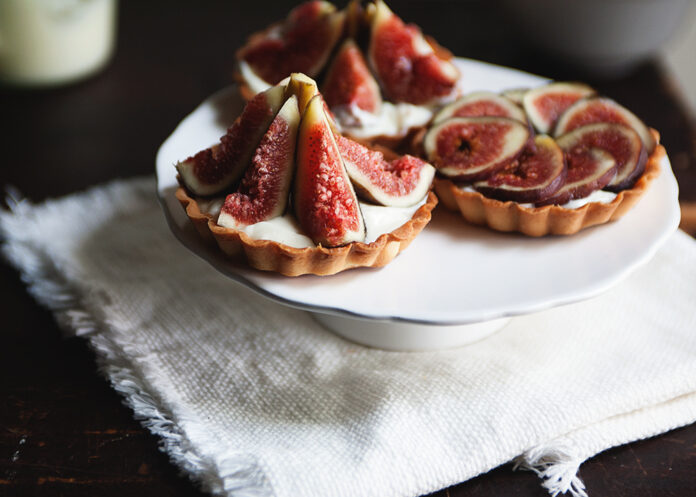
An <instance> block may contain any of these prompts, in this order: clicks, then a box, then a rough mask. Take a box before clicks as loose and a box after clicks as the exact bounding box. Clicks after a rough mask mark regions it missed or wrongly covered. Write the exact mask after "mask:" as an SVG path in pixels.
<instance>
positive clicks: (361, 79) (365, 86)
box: [323, 39, 382, 113]
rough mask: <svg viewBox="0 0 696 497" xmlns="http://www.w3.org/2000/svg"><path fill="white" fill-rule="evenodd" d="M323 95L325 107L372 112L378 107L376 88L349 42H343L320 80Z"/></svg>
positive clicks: (359, 53)
mask: <svg viewBox="0 0 696 497" xmlns="http://www.w3.org/2000/svg"><path fill="white" fill-rule="evenodd" d="M323 95H324V99H325V100H326V103H327V104H328V106H329V108H332V109H335V108H339V107H343V108H351V107H353V106H355V107H357V108H359V109H362V110H364V111H366V112H371V113H375V112H377V111H378V110H379V107H380V106H381V105H382V95H381V94H380V91H379V85H378V84H377V81H375V78H374V77H372V74H371V73H370V70H369V69H368V67H367V62H366V61H365V58H364V57H363V55H362V53H361V52H360V49H359V48H358V46H357V45H356V44H355V42H354V41H353V40H352V39H348V40H346V41H345V42H344V43H343V45H341V48H340V50H339V51H338V53H337V54H336V56H335V57H334V59H333V61H332V62H331V65H330V66H329V71H328V72H327V74H326V77H325V78H324V85H323Z"/></svg>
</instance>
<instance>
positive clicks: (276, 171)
mask: <svg viewBox="0 0 696 497" xmlns="http://www.w3.org/2000/svg"><path fill="white" fill-rule="evenodd" d="M176 167H177V170H178V171H179V176H178V179H179V182H180V184H181V187H180V188H179V189H178V190H177V192H176V197H177V199H178V200H179V202H180V203H181V204H182V206H183V207H184V209H185V211H186V214H187V215H188V217H189V219H190V220H191V221H192V223H193V225H194V226H195V227H196V230H197V231H198V232H199V233H200V235H201V236H202V237H203V238H204V239H206V240H209V241H215V242H216V243H217V245H218V246H219V247H220V249H221V250H222V251H223V252H224V253H225V254H227V255H229V256H231V257H234V258H236V259H239V260H241V261H243V262H245V263H246V264H248V265H249V266H251V267H254V268H256V269H260V270H265V271H274V272H278V273H281V274H283V275H286V276H298V275H302V274H316V275H328V274H334V273H338V272H340V271H343V270H346V269H350V268H354V267H381V266H384V265H386V264H387V263H389V262H390V261H391V260H392V259H393V258H394V257H395V256H396V255H397V254H398V253H399V252H401V251H402V250H403V249H405V248H406V247H407V246H408V245H409V244H410V243H411V241H412V240H413V239H414V238H415V237H416V236H417V235H418V233H420V231H421V230H422V229H423V228H424V227H425V225H426V224H427V223H428V222H429V221H430V216H431V211H432V209H433V208H434V207H435V205H436V204H437V197H436V196H435V195H434V194H433V193H432V192H430V187H431V183H432V179H433V177H434V174H435V169H434V168H433V167H432V166H431V165H430V164H428V163H426V162H425V161H423V160H421V159H418V158H416V157H412V156H408V155H407V156H403V157H396V155H395V154H393V153H391V152H388V151H385V153H383V152H382V151H380V150H375V149H369V148H367V147H365V146H363V145H361V144H360V143H357V142H354V141H353V140H350V139H348V138H345V137H343V136H341V135H340V134H339V133H338V132H337V130H336V128H335V125H334V123H333V121H332V118H331V117H330V115H329V114H328V113H327V111H326V104H325V102H324V99H323V97H322V95H321V94H320V93H319V92H318V89H317V87H316V83H314V81H313V80H312V79H311V78H308V77H307V76H305V75H302V74H293V75H292V76H291V77H290V79H289V80H288V81H287V82H286V83H282V84H279V85H276V86H274V87H271V88H270V89H268V90H266V91H265V92H262V93H260V94H258V95H256V96H254V97H253V98H252V100H250V101H249V102H248V103H247V105H246V107H245V109H244V111H243V112H242V114H241V115H240V116H239V117H238V118H237V120H236V121H235V122H234V123H233V125H232V126H230V128H229V129H228V131H227V133H226V134H225V136H223V137H222V138H221V140H220V143H218V144H216V145H214V146H212V147H210V148H208V149H205V150H202V151H200V152H198V153H196V154H194V155H193V156H191V157H189V158H188V159H185V160H183V161H181V162H179V163H178V164H177V165H176ZM230 178H233V179H232V180H230ZM201 192H203V193H201ZM359 198H360V199H362V200H360V201H359V200H358V199H359ZM375 204H376V205H375Z"/></svg>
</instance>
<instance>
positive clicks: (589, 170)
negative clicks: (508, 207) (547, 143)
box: [536, 147, 616, 207]
mask: <svg viewBox="0 0 696 497" xmlns="http://www.w3.org/2000/svg"><path fill="white" fill-rule="evenodd" d="M566 163H567V164H568V175H567V176H566V181H565V184H564V185H563V186H562V187H561V188H560V189H559V190H558V191H557V192H556V193H555V194H554V195H553V196H551V197H549V198H547V199H544V200H542V201H541V202H537V204H536V205H537V206H538V207H541V206H544V205H563V204H565V203H567V202H570V201H571V200H575V199H579V198H585V197H587V196H588V195H590V194H591V193H592V192H594V191H596V190H601V189H602V188H604V187H605V186H606V185H607V184H608V183H609V181H611V179H612V178H613V177H614V176H616V161H615V160H614V158H613V157H612V156H611V154H610V153H608V152H606V151H605V150H602V149H600V148H594V147H590V148H587V147H578V148H573V149H571V150H570V151H568V152H566Z"/></svg>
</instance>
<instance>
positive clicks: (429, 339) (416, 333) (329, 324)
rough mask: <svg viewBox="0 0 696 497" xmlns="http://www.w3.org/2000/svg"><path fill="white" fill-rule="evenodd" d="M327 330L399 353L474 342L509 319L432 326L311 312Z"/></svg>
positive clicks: (459, 345)
mask: <svg viewBox="0 0 696 497" xmlns="http://www.w3.org/2000/svg"><path fill="white" fill-rule="evenodd" d="M310 314H311V315H312V316H313V317H314V319H316V320H317V321H318V322H319V323H321V324H323V325H324V326H325V327H326V328H328V329H329V330H330V331H332V332H334V333H336V334H337V335H340V336H342V337H343V338H346V339H348V340H350V341H352V342H356V343H359V344H360V345H367V346H368V347H375V348H378V349H386V350H395V351H401V352H416V351H426V350H441V349H450V348H454V347H461V346H464V345H469V344H471V343H474V342H477V341H479V340H481V339H483V338H486V337H487V336H489V335H492V334H493V333H495V332H496V331H498V330H500V329H501V328H502V327H503V326H505V325H506V324H507V323H508V321H509V320H510V318H500V319H493V320H491V321H483V322H480V323H472V324H461V325H435V324H417V323H401V322H394V321H380V320H376V319H360V318H351V317H344V316H337V315H335V314H326V313H321V312H310Z"/></svg>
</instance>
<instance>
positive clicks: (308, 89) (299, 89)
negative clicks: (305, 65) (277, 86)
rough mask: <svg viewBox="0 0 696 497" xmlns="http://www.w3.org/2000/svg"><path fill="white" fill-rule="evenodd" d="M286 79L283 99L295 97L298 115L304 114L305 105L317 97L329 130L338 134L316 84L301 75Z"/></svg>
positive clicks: (338, 130) (337, 129) (335, 124)
mask: <svg viewBox="0 0 696 497" xmlns="http://www.w3.org/2000/svg"><path fill="white" fill-rule="evenodd" d="M286 79H287V82H285V85H286V90H285V98H289V97H290V95H295V96H296V97H297V105H298V106H299V108H300V115H302V114H304V111H305V109H306V108H307V104H308V103H309V101H310V100H312V99H313V98H314V97H315V96H317V95H319V97H320V98H321V101H322V105H323V106H324V112H325V113H326V117H327V119H328V120H329V124H330V125H331V128H332V129H333V130H334V131H335V132H336V133H339V132H340V128H339V127H338V124H337V123H336V120H335V119H334V115H333V114H332V113H331V110H329V106H328V105H327V104H326V101H325V100H324V97H323V96H322V94H321V93H319V88H318V87H317V82H316V81H314V80H313V79H312V78H310V77H309V76H307V75H306V74H302V73H293V74H291V75H290V76H289V77H288V78H286ZM281 83H282V82H281Z"/></svg>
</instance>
